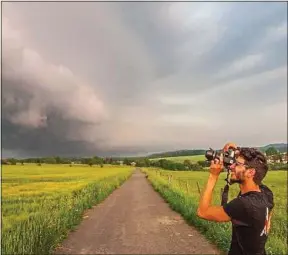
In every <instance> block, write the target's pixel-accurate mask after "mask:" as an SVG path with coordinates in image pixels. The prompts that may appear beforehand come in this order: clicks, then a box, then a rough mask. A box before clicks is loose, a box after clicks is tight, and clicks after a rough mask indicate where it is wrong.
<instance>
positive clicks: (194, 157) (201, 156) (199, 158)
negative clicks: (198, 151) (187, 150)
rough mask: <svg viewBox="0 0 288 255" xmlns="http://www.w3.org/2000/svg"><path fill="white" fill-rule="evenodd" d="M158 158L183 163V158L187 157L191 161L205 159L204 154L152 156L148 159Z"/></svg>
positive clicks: (195, 161)
mask: <svg viewBox="0 0 288 255" xmlns="http://www.w3.org/2000/svg"><path fill="white" fill-rule="evenodd" d="M160 159H167V160H171V161H174V162H177V163H183V162H184V160H186V159H188V160H190V161H191V163H197V161H200V160H205V159H206V158H205V156H204V155H195V156H178V157H165V158H153V159H150V160H152V161H153V160H160Z"/></svg>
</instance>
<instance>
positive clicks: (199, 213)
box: [197, 208, 205, 219]
mask: <svg viewBox="0 0 288 255" xmlns="http://www.w3.org/2000/svg"><path fill="white" fill-rule="evenodd" d="M197 216H198V217H199V218H202V219H204V218H205V216H204V213H203V212H202V211H201V210H200V209H199V208H198V210H197Z"/></svg>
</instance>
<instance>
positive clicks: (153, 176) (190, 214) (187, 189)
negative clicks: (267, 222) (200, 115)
mask: <svg viewBox="0 0 288 255" xmlns="http://www.w3.org/2000/svg"><path fill="white" fill-rule="evenodd" d="M143 171H144V172H145V173H146V174H147V176H148V180H149V181H150V182H151V183H152V185H153V187H154V188H155V190H157V191H158V192H159V193H160V194H161V195H162V196H163V198H164V199H165V200H166V201H167V202H168V203H169V204H170V205H171V207H172V208H173V209H174V210H175V211H178V212H179V213H181V214H182V215H183V216H184V218H185V219H186V220H187V221H188V222H189V223H190V224H192V225H194V226H196V227H197V228H198V229H199V230H200V231H201V232H202V233H203V234H204V235H205V236H206V237H207V238H208V239H209V240H211V241H212V242H214V243H215V244H216V245H217V246H218V247H219V248H220V249H221V250H222V251H224V252H227V251H228V249H229V245H230V241H231V224H230V223H216V222H211V221H206V220H203V219H200V218H199V217H198V216H197V215H196V210H197V207H198V204H199V198H200V194H199V189H200V191H201V190H202V189H203V188H204V187H205V185H206V182H207V178H208V175H209V172H197V171H189V172H188V171H167V170H159V169H151V168H150V169H148V168H145V169H143ZM169 176H170V177H169ZM225 178H226V173H221V175H220V177H219V181H218V183H217V185H216V187H215V189H214V193H213V194H214V196H213V200H212V203H213V204H216V205H220V201H221V198H220V192H221V188H224V186H225V184H226V182H225V181H224V179H225ZM197 183H198V184H197ZM263 184H265V185H267V186H268V187H269V188H270V189H271V190H272V191H273V193H274V203H275V207H274V210H273V216H272V223H271V230H270V233H269V238H268V241H267V244H266V251H267V254H275V255H276V254H283V255H284V254H285V255H286V254H288V252H287V171H273V172H269V173H268V174H267V176H266V178H265V181H264V182H263ZM198 187H199V189H198ZM238 193H239V186H238V185H237V184H234V185H232V186H230V191H229V200H230V199H232V198H234V197H236V196H237V194H238Z"/></svg>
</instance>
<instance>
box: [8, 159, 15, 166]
mask: <svg viewBox="0 0 288 255" xmlns="http://www.w3.org/2000/svg"><path fill="white" fill-rule="evenodd" d="M8 161H9V162H10V164H11V165H16V164H17V159H15V158H9V159H8Z"/></svg>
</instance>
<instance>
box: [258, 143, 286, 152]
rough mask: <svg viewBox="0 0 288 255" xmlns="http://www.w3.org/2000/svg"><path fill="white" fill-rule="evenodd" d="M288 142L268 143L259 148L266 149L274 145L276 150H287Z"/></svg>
mask: <svg viewBox="0 0 288 255" xmlns="http://www.w3.org/2000/svg"><path fill="white" fill-rule="evenodd" d="M287 146H288V144H287V143H272V144H268V145H266V146H263V147H260V148H259V150H261V151H266V150H267V149H268V148H269V147H274V148H275V149H276V150H278V151H280V152H287V151H288V150H287Z"/></svg>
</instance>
